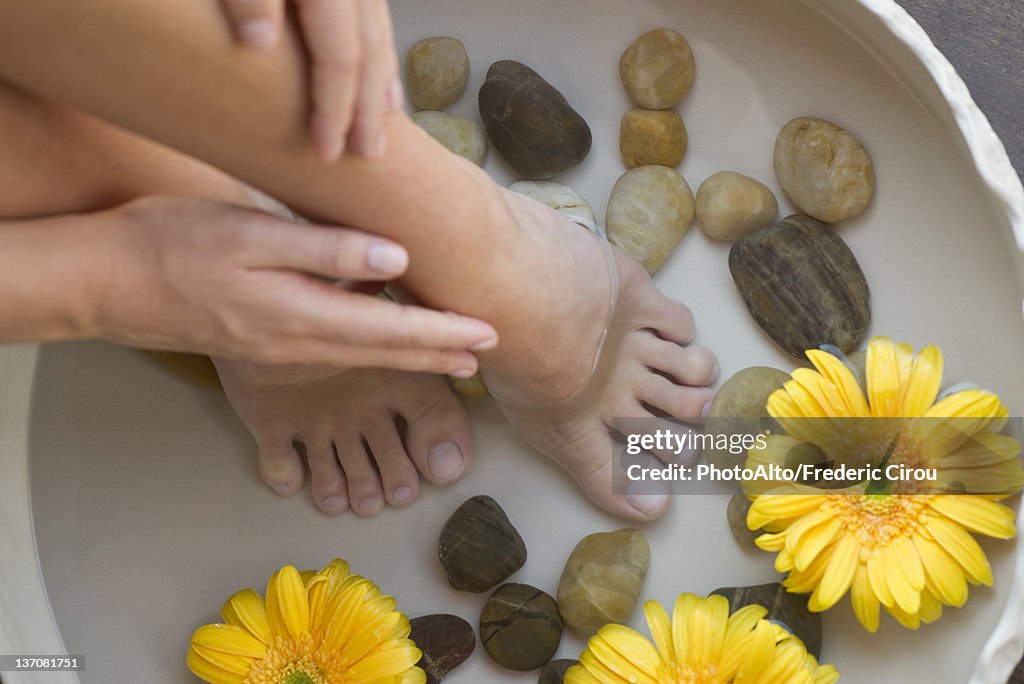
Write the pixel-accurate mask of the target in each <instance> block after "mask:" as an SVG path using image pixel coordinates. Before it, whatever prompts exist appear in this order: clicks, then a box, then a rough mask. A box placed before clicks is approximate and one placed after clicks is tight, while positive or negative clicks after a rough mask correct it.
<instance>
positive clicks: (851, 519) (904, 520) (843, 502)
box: [824, 494, 931, 548]
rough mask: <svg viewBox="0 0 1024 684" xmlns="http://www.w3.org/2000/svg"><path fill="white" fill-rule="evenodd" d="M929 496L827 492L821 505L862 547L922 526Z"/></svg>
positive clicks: (872, 545) (883, 544)
mask: <svg viewBox="0 0 1024 684" xmlns="http://www.w3.org/2000/svg"><path fill="white" fill-rule="evenodd" d="M930 498H931V497H930V496H927V495H917V496H900V495H896V494H880V495H870V494H830V495H829V496H828V500H827V501H826V503H825V504H824V505H825V506H827V507H829V508H831V510H832V511H833V512H834V513H835V515H836V517H837V518H838V519H839V520H841V521H842V523H843V527H844V529H845V530H846V532H847V533H848V534H852V535H854V536H856V537H857V540H858V541H859V542H860V543H861V545H862V546H863V547H869V548H870V547H880V546H888V545H889V544H890V543H891V542H892V540H893V539H895V538H897V537H906V536H909V535H910V534H911V533H912V532H914V531H915V530H917V529H918V528H919V527H920V526H921V523H922V521H921V514H922V513H923V512H924V509H925V508H926V506H927V502H928V499H930Z"/></svg>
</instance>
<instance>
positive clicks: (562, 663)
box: [537, 658, 580, 684]
mask: <svg viewBox="0 0 1024 684" xmlns="http://www.w3.org/2000/svg"><path fill="white" fill-rule="evenodd" d="M579 662H580V661H578V660H572V659H569V658H560V659H558V660H552V661H551V662H550V663H548V664H547V665H545V666H544V667H542V668H540V678H539V679H538V680H537V684H563V683H564V682H565V672H566V670H568V669H569V668H570V667H572V666H573V665H577V664H579Z"/></svg>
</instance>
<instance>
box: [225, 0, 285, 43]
mask: <svg viewBox="0 0 1024 684" xmlns="http://www.w3.org/2000/svg"><path fill="white" fill-rule="evenodd" d="M222 1H223V3H224V9H225V11H226V12H227V15H228V19H229V20H230V21H231V25H232V26H233V28H234V31H235V34H236V35H237V36H238V39H239V40H240V41H241V42H242V43H244V44H245V45H247V46H248V47H250V48H252V49H254V50H270V49H271V48H273V47H274V46H275V45H276V44H277V39H278V37H279V36H280V34H281V17H282V15H283V13H284V0H222Z"/></svg>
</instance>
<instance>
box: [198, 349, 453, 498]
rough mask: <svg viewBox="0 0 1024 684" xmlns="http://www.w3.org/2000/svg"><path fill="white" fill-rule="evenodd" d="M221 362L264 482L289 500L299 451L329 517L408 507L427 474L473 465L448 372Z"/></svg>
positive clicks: (440, 480)
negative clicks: (445, 374) (347, 511)
mask: <svg viewBox="0 0 1024 684" xmlns="http://www.w3.org/2000/svg"><path fill="white" fill-rule="evenodd" d="M215 363H216V364H217V370H218V372H219V374H220V378H221V382H222V383H223V385H224V390H225V392H226V393H227V395H228V399H229V400H230V401H231V405H232V406H233V407H234V409H235V411H236V412H237V413H238V415H239V417H240V418H241V419H242V422H243V423H245V425H246V427H247V428H249V431H250V432H251V433H252V434H253V436H254V437H255V438H256V442H257V443H258V445H259V464H260V474H261V475H262V477H263V480H264V481H265V482H266V483H267V484H268V485H270V487H271V488H272V489H273V490H274V491H275V492H277V493H278V494H281V495H282V496H291V495H293V494H296V493H297V492H298V491H299V490H300V489H301V488H302V480H303V474H304V468H303V464H302V458H303V456H302V454H300V450H299V449H297V447H299V448H300V449H301V450H303V451H304V452H305V454H304V455H305V459H306V462H307V463H308V465H309V472H310V477H311V479H312V490H313V500H314V501H315V503H316V505H317V507H319V508H320V510H322V511H324V512H325V513H329V514H336V513H340V512H342V511H344V510H345V509H347V508H351V509H352V510H353V511H355V512H356V513H358V514H359V515H367V516H369V515H375V514H376V513H378V512H379V511H380V510H381V509H382V508H383V507H384V505H385V503H387V504H391V505H392V506H408V505H409V504H411V503H412V502H413V501H415V500H416V497H417V496H418V494H419V476H420V475H422V476H423V477H425V478H426V479H427V480H429V481H430V482H433V483H435V484H439V485H443V484H449V483H451V482H455V481H456V480H458V479H460V478H461V477H462V476H463V475H464V474H465V472H466V471H467V469H468V467H469V457H470V453H471V449H472V436H471V433H470V428H469V423H468V420H467V417H466V413H465V411H464V410H463V408H462V405H461V404H460V403H459V401H458V400H457V399H456V398H455V396H454V395H453V394H452V392H451V390H450V389H449V388H448V386H447V384H446V383H445V381H444V379H443V378H442V377H441V376H437V375H428V374H423V373H406V372H400V371H387V370H364V369H359V370H348V371H341V372H338V371H322V370H318V369H309V368H296V367H267V366H256V365H253V364H248V363H241V362H236V361H227V360H224V359H215ZM417 471H418V472H417Z"/></svg>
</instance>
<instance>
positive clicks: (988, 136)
mask: <svg viewBox="0 0 1024 684" xmlns="http://www.w3.org/2000/svg"><path fill="white" fill-rule="evenodd" d="M816 4H817V3H816ZM851 5H855V6H858V7H860V8H862V9H864V10H866V11H868V12H870V13H871V14H873V15H874V16H875V17H876V18H877V19H878V20H880V21H881V22H882V23H883V24H884V25H885V26H886V28H887V29H888V30H889V32H890V33H891V34H892V37H894V38H895V39H896V40H897V41H898V42H899V43H901V44H902V45H903V46H904V47H905V48H907V49H909V50H910V51H911V52H912V53H913V54H914V55H915V56H916V57H917V58H918V59H919V60H920V61H921V63H922V65H923V66H924V67H925V69H926V70H927V71H928V73H929V74H930V76H931V78H932V80H933V82H934V84H935V85H936V86H937V87H938V89H939V91H940V92H941V94H942V95H943V97H944V99H945V101H946V104H947V105H948V106H949V107H950V111H951V113H952V115H953V117H954V120H955V123H956V126H957V129H958V131H959V133H960V135H961V136H962V137H963V140H964V143H965V144H966V148H967V150H968V152H969V154H970V156H971V158H972V161H973V165H974V168H975V169H976V171H977V172H978V175H979V177H980V178H981V180H982V182H983V184H984V186H985V188H986V189H987V191H988V193H989V195H990V199H991V200H992V202H993V204H994V206H995V207H996V208H997V210H998V212H999V213H1001V214H1003V215H1004V216H1005V217H1006V218H1007V220H1008V223H1009V228H1010V233H1009V235H1008V238H1009V239H1010V240H1011V241H1012V242H1013V243H1014V245H1015V246H1016V259H1015V265H1016V267H1017V269H1018V275H1019V276H1020V279H1021V282H1022V284H1024V185H1022V183H1021V179H1020V177H1019V176H1018V175H1017V172H1016V171H1015V170H1014V168H1013V166H1012V164H1011V163H1010V159H1009V156H1008V155H1007V153H1006V148H1005V147H1004V145H1003V143H1002V141H1001V140H1000V139H999V137H998V136H997V135H996V133H995V131H994V130H993V128H992V126H991V124H990V123H989V121H988V119H987V118H986V117H985V115H984V114H983V113H982V111H981V110H980V108H979V107H978V105H977V104H976V103H975V102H974V100H973V98H972V97H971V95H970V92H969V91H968V89H967V86H966V84H965V83H964V81H963V79H961V77H960V76H959V74H957V72H956V70H955V69H954V68H953V66H952V64H950V62H949V61H948V60H947V59H946V57H945V56H944V55H943V54H942V53H941V52H940V51H939V50H938V48H937V47H936V46H935V45H934V43H933V42H932V41H931V39H930V38H929V37H928V35H927V33H925V31H924V29H923V28H922V27H921V26H920V25H919V24H918V23H917V21H916V20H914V19H913V17H911V16H910V14H909V13H907V11H906V10H904V9H903V8H902V7H901V6H900V5H898V4H897V3H896V1H895V0H856V2H855V3H851ZM819 9H820V5H819ZM1022 313H1024V303H1022ZM38 353H39V346H38V345H31V344H24V345H13V346H6V347H2V348H0V384H2V386H4V387H5V394H6V396H7V397H23V398H24V399H25V400H24V401H22V402H16V401H9V400H8V401H5V403H4V406H3V410H0V454H3V457H2V458H0V486H2V487H4V488H5V490H6V491H4V492H3V496H0V548H3V549H4V550H5V552H4V553H0V606H3V607H4V610H2V611H0V653H7V654H15V653H23V654H30V653H34V654H41V653H50V654H59V653H64V652H65V650H64V644H63V641H62V638H61V635H60V631H59V629H58V627H57V624H56V620H55V618H54V615H53V612H52V609H51V607H50V604H49V600H48V598H47V595H46V591H45V588H44V583H43V576H42V568H41V567H40V562H39V551H38V545H37V544H36V538H35V527H34V524H33V521H32V506H31V501H30V492H31V489H30V486H29V484H30V483H29V472H28V453H29V438H30V426H31V416H30V408H31V406H32V393H33V382H34V377H35V371H36V365H37V361H38ZM1017 529H1018V534H1019V535H1020V536H1022V537H1024V515H1018V517H1017ZM11 550H14V551H15V553H10V551H11ZM1008 581H1012V586H1011V588H1010V593H1009V596H1008V598H1007V602H1006V605H1005V607H1004V609H1003V612H1002V615H1001V617H1000V619H999V621H998V622H997V624H996V627H995V630H994V631H993V632H992V634H991V635H990V636H989V638H988V640H987V642H986V643H985V646H984V648H983V649H982V651H981V653H980V654H979V657H978V662H977V664H976V666H975V669H974V672H973V674H972V676H971V678H970V680H969V682H968V683H967V684H1003V683H1004V682H1006V680H1007V679H1008V677H1009V675H1010V673H1011V672H1012V671H1013V668H1014V667H1015V666H1016V665H1017V663H1018V661H1019V660H1020V658H1021V653H1022V651H1024V543H1022V542H1020V541H1018V544H1017V553H1016V560H1015V563H1014V569H1013V576H1012V580H1011V578H1008ZM24 616H32V619H19V618H23V617H24ZM43 616H45V619H43ZM55 675H56V676H55ZM44 678H45V681H46V682H55V681H59V682H68V683H74V682H77V681H78V677H77V676H76V675H75V674H74V673H71V672H66V673H60V674H59V675H57V674H56V673H46V674H45V675H43V676H40V675H39V674H37V673H29V672H8V673H5V680H6V682H7V683H8V684H18V683H19V682H42V681H44Z"/></svg>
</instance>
